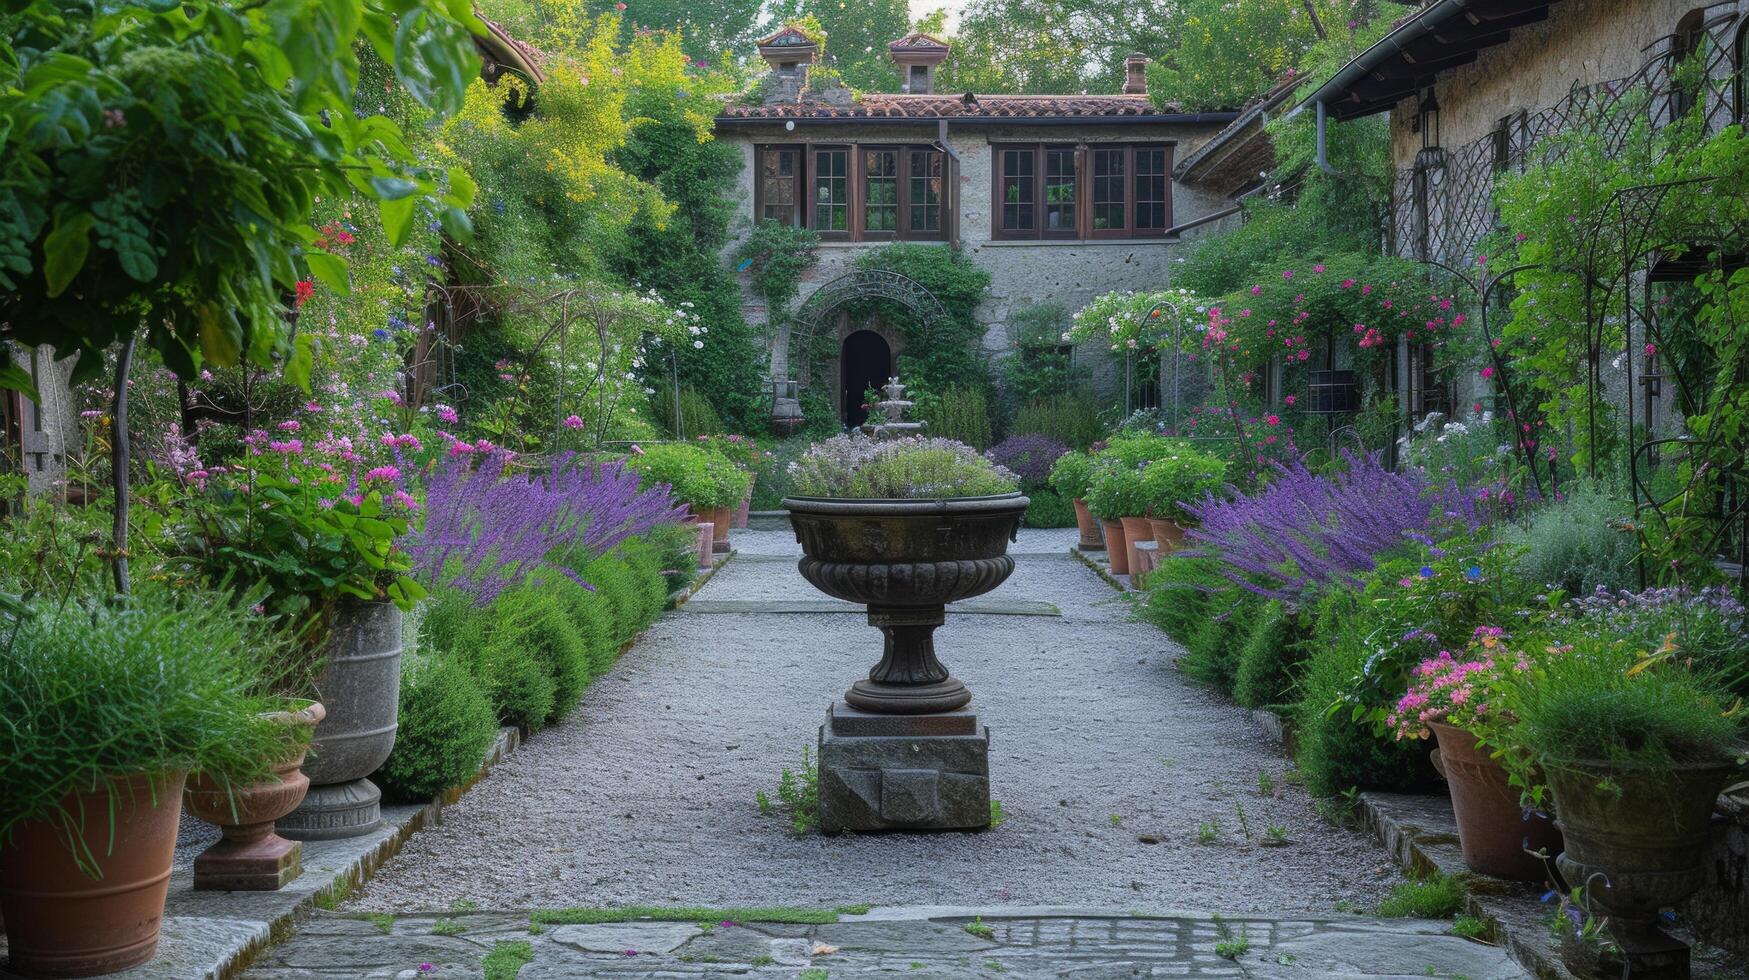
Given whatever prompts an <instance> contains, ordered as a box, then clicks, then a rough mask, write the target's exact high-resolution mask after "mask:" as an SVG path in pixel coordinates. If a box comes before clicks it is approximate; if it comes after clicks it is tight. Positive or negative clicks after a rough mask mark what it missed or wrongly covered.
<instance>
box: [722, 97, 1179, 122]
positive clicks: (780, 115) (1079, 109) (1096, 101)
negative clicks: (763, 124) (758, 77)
mask: <svg viewBox="0 0 1749 980" xmlns="http://www.w3.org/2000/svg"><path fill="white" fill-rule="evenodd" d="M1175 111H1177V110H1176V109H1175V108H1170V107H1168V108H1157V107H1155V105H1154V104H1153V103H1152V102H1150V101H1148V97H1147V96H1145V95H979V96H976V97H975V98H974V99H973V100H972V101H969V102H968V101H967V100H966V99H965V98H964V97H963V96H958V95H882V94H868V95H864V96H863V97H862V98H861V99H859V100H858V101H856V102H855V103H852V104H851V105H847V106H835V105H828V104H825V103H822V102H780V103H775V104H772V105H735V104H730V105H728V106H725V107H724V108H723V111H722V113H721V114H720V116H719V118H725V119H832V118H845V119H941V118H947V119H1034V118H1040V117H1046V116H1089V117H1098V116H1152V115H1160V114H1163V113H1169V112H1175Z"/></svg>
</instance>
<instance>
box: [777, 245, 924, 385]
mask: <svg viewBox="0 0 1749 980" xmlns="http://www.w3.org/2000/svg"><path fill="white" fill-rule="evenodd" d="M879 301H885V302H889V303H895V304H898V305H899V306H900V307H902V308H903V309H905V310H907V311H908V312H910V313H911V315H912V316H913V317H915V318H916V323H915V326H914V327H913V328H912V329H909V330H907V331H906V332H905V337H906V341H907V342H908V343H909V344H910V345H912V346H916V347H927V346H928V345H929V343H930V341H931V338H932V335H933V334H934V332H935V328H936V326H937V324H939V323H941V322H942V321H944V320H946V319H947V308H946V307H944V306H942V305H941V300H939V299H937V298H936V297H935V294H934V293H931V292H930V291H929V290H928V289H927V288H925V287H924V286H923V284H922V283H920V282H918V281H917V280H915V279H912V278H911V277H910V276H906V275H902V274H900V273H897V272H889V271H887V270H885V269H854V270H852V271H850V272H847V273H845V274H844V275H841V276H839V277H837V278H836V279H833V280H831V281H830V282H827V283H826V284H824V285H822V286H821V287H820V288H819V289H816V290H814V291H813V292H812V293H810V294H809V295H808V298H807V299H806V300H803V301H802V305H800V306H798V307H796V310H795V312H794V313H791V314H790V315H789V317H788V318H787V322H786V323H785V324H784V329H785V330H786V331H787V336H780V338H779V341H780V343H783V344H785V345H786V346H785V350H786V352H787V354H788V357H787V365H786V367H787V371H786V372H785V373H787V374H788V375H789V377H785V378H779V377H773V378H772V379H771V385H772V390H773V394H774V405H773V418H774V419H780V418H782V417H783V415H784V413H785V412H786V411H788V410H789V409H790V408H792V407H794V406H786V405H782V404H776V403H781V402H783V401H786V400H787V399H786V398H785V397H784V392H785V391H786V390H787V391H789V392H795V391H796V390H797V388H798V387H799V388H810V387H812V386H814V385H818V384H820V383H822V380H823V379H824V376H825V371H824V367H825V366H826V365H827V364H828V363H829V362H830V361H831V360H832V359H833V358H834V357H836V356H837V354H838V351H837V349H836V344H835V343H834V342H833V341H834V334H835V332H834V331H832V330H828V329H825V325H826V323H827V322H828V321H829V320H830V319H831V317H832V315H833V314H835V313H837V312H838V311H839V310H842V309H844V308H845V307H849V306H856V305H859V304H863V303H869V302H879ZM773 373H774V374H776V373H778V372H777V371H775V370H774V372H773ZM795 397H797V395H795V394H790V395H789V398H795Z"/></svg>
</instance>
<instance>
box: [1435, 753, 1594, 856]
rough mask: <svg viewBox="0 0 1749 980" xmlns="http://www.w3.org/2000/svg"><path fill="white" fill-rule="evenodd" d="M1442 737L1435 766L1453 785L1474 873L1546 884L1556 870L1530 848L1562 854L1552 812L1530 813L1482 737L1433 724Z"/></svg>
mask: <svg viewBox="0 0 1749 980" xmlns="http://www.w3.org/2000/svg"><path fill="white" fill-rule="evenodd" d="M1427 727H1428V728H1430V729H1432V730H1433V734H1434V737H1435V738H1437V739H1438V740H1439V749H1438V750H1437V751H1435V752H1434V753H1433V767H1434V768H1435V769H1437V770H1439V774H1440V775H1441V776H1444V777H1445V781H1446V784H1447V786H1449V787H1450V789H1451V808H1452V812H1453V813H1454V814H1455V815H1456V817H1457V827H1458V844H1459V845H1460V846H1461V847H1462V848H1463V852H1464V864H1466V865H1468V866H1469V869H1470V870H1471V871H1476V872H1479V873H1481V874H1485V875H1492V876H1494V877H1496V878H1507V879H1510V880H1512V881H1532V882H1543V881H1547V880H1548V877H1549V872H1550V868H1549V867H1548V865H1547V863H1546V862H1544V861H1543V860H1542V859H1540V858H1536V857H1533V856H1531V855H1530V854H1527V853H1526V852H1527V851H1542V852H1544V853H1546V854H1549V855H1550V856H1553V855H1556V854H1559V853H1560V852H1561V832H1560V831H1559V830H1557V829H1556V828H1555V822H1554V820H1553V819H1551V818H1550V817H1549V816H1547V815H1546V814H1540V813H1527V812H1526V811H1525V810H1524V808H1523V807H1521V806H1520V805H1519V802H1518V790H1516V789H1514V788H1513V787H1512V786H1511V785H1510V784H1509V783H1508V782H1507V778H1506V769H1505V767H1503V766H1501V765H1500V763H1498V762H1496V761H1495V760H1494V759H1492V758H1490V757H1489V755H1488V751H1487V750H1486V749H1481V748H1477V747H1476V737H1475V736H1474V735H1471V734H1470V733H1469V732H1467V731H1465V730H1463V729H1461V728H1457V727H1455V726H1452V725H1447V724H1444V723H1442V722H1437V721H1433V722H1428V724H1427Z"/></svg>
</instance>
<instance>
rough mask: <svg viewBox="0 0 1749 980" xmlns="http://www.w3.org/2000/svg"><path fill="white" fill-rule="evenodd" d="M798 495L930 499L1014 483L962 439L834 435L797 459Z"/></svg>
mask: <svg viewBox="0 0 1749 980" xmlns="http://www.w3.org/2000/svg"><path fill="white" fill-rule="evenodd" d="M793 476H794V478H795V482H794V487H795V490H796V492H797V493H800V494H805V495H808V496H813V497H873V498H883V499H896V498H905V499H928V498H933V497H977V496H986V495H990V494H1001V493H1011V492H1013V491H1014V490H1016V489H1018V486H1019V485H1018V483H1017V482H1016V481H1015V480H1014V478H1013V476H1012V475H1011V474H1007V473H1006V472H1005V471H1002V470H998V469H997V468H996V467H995V466H994V465H993V464H992V463H991V462H990V461H989V460H988V459H986V458H984V457H983V456H980V455H978V453H977V452H975V451H973V450H972V448H971V447H969V446H967V445H965V444H964V443H955V442H950V441H948V440H946V439H941V438H936V437H907V438H902V439H887V440H875V439H870V438H868V437H867V436H864V435H862V434H860V433H848V434H845V435H841V436H834V437H832V438H831V439H827V440H825V441H824V442H821V443H819V444H818V445H815V446H814V447H813V448H811V449H809V450H808V452H807V453H806V454H805V455H804V456H803V457H802V458H801V459H800V460H798V461H797V462H796V465H795V468H794V472H793Z"/></svg>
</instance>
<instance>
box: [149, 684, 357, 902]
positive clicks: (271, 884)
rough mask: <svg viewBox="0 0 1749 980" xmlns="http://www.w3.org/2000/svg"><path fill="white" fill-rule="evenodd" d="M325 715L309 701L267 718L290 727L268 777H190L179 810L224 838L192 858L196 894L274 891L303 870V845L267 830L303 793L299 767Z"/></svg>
mask: <svg viewBox="0 0 1749 980" xmlns="http://www.w3.org/2000/svg"><path fill="white" fill-rule="evenodd" d="M327 714H328V712H327V710H326V709H324V708H323V707H322V705H321V704H319V703H317V702H315V701H298V702H295V703H293V704H291V705H289V706H288V707H287V710H285V711H275V712H273V713H272V714H270V715H268V716H267V717H269V718H271V719H273V720H274V721H275V722H277V723H279V724H282V725H284V726H286V727H287V728H288V729H291V730H292V731H291V732H290V735H291V738H292V744H291V748H290V749H289V750H288V752H287V754H286V756H285V758H283V759H281V760H280V761H279V762H278V763H277V764H275V765H274V766H273V767H272V769H271V770H270V771H271V775H270V776H269V778H267V779H264V780H262V781H261V782H258V783H250V784H249V785H247V786H230V785H228V784H226V783H224V782H221V781H219V780H214V779H209V778H207V777H206V776H205V775H203V774H201V773H195V774H194V776H193V777H191V778H190V779H189V781H188V788H187V789H185V790H183V792H182V803H183V806H185V807H187V808H188V812H189V813H192V814H194V815H195V816H197V817H199V818H200V819H202V820H205V821H206V822H207V823H210V824H214V825H216V826H218V827H219V828H220V829H221V830H222V831H223V832H224V838H223V839H222V840H220V841H219V842H218V843H216V844H214V845H213V846H211V847H209V848H207V849H206V850H205V851H203V852H201V854H200V855H199V856H198V857H196V858H195V859H194V887H195V890H197V891H208V890H211V891H267V892H271V891H278V890H279V889H281V888H283V887H285V884H286V882H288V881H291V880H292V879H294V878H296V877H297V876H298V875H299V874H300V873H301V872H302V871H303V863H302V859H301V858H302V854H303V848H304V846H303V844H301V843H299V842H297V841H289V840H286V839H285V838H284V837H281V836H279V835H278V834H276V833H274V831H273V822H274V821H275V820H278V819H279V818H280V817H283V816H285V815H286V814H288V813H290V812H291V811H292V810H293V809H295V808H296V807H297V805H298V804H299V803H302V802H303V801H304V794H305V793H307V792H309V789H310V777H308V776H306V775H304V774H303V772H302V770H301V768H300V767H301V766H302V765H303V764H304V756H305V755H307V754H308V752H309V746H310V739H311V738H312V737H313V736H314V734H315V731H316V726H317V725H318V724H319V723H321V721H322V719H323V718H324V717H326V716H327Z"/></svg>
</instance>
